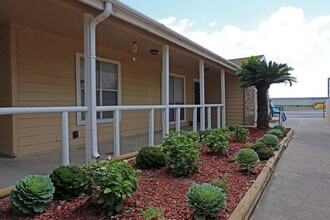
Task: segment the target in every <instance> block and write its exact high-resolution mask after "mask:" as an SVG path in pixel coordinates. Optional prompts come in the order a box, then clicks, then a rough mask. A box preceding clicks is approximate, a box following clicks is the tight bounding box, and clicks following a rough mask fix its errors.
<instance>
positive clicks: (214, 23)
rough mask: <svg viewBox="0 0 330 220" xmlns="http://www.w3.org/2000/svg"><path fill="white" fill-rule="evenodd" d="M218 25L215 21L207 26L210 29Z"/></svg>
mask: <svg viewBox="0 0 330 220" xmlns="http://www.w3.org/2000/svg"><path fill="white" fill-rule="evenodd" d="M217 25H218V22H216V21H213V22H210V23H209V26H210V27H215V26H217Z"/></svg>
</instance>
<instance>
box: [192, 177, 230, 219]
mask: <svg viewBox="0 0 330 220" xmlns="http://www.w3.org/2000/svg"><path fill="white" fill-rule="evenodd" d="M187 197H188V199H189V206H190V207H192V208H194V209H196V212H195V215H194V217H195V219H206V218H209V217H211V218H212V217H216V216H217V214H218V212H219V211H220V210H222V209H223V208H225V207H226V194H225V193H224V192H223V190H222V189H221V188H219V187H217V186H213V185H211V184H208V183H204V184H201V185H199V184H195V183H193V184H192V186H191V187H190V189H189V192H188V195H187Z"/></svg>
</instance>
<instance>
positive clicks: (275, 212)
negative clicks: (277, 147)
mask: <svg viewBox="0 0 330 220" xmlns="http://www.w3.org/2000/svg"><path fill="white" fill-rule="evenodd" d="M284 125H285V126H286V127H292V128H293V129H294V130H295V134H294V136H293V138H292V140H291V142H290V144H289V146H288V148H287V149H286V150H285V151H284V153H283V155H282V158H281V159H280V160H279V163H278V165H277V167H276V169H275V171H274V173H273V175H272V178H271V180H270V182H269V184H268V186H267V187H266V189H265V191H264V192H263V195H262V196H261V198H260V200H259V203H258V205H257V207H256V208H255V210H254V213H253V214H252V215H251V217H250V220H264V219H267V220H288V219H290V220H295V219H301V220H314V219H315V220H323V219H324V220H328V219H330V125H329V124H326V121H325V120H324V119H323V118H290V119H289V120H288V121H287V122H286V123H285V124H284Z"/></svg>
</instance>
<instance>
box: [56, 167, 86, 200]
mask: <svg viewBox="0 0 330 220" xmlns="http://www.w3.org/2000/svg"><path fill="white" fill-rule="evenodd" d="M49 178H50V179H51V180H52V182H53V184H54V186H55V198H57V199H65V200H67V199H71V198H74V197H77V196H80V194H81V193H82V192H83V191H84V189H85V184H86V178H85V172H84V171H83V170H82V169H81V168H80V167H78V166H73V165H70V166H60V167H58V168H56V169H55V170H53V172H52V173H51V174H50V175H49Z"/></svg>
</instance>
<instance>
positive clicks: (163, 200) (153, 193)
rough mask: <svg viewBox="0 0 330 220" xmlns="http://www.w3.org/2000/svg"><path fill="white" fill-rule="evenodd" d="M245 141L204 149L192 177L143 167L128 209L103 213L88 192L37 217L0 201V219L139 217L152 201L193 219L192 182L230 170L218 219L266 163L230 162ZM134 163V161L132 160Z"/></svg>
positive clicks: (174, 215) (168, 213)
mask: <svg viewBox="0 0 330 220" xmlns="http://www.w3.org/2000/svg"><path fill="white" fill-rule="evenodd" d="M249 130H250V139H249V141H248V142H250V143H254V142H256V140H257V139H258V138H260V137H262V136H263V135H264V134H265V133H266V132H267V130H261V131H260V130H257V129H255V128H249ZM244 147H246V144H244V143H243V144H242V143H235V142H232V141H230V151H229V152H228V154H227V156H223V157H216V156H211V155H209V154H208V153H207V148H204V149H203V153H202V154H201V162H200V164H199V169H200V172H199V173H195V174H194V175H192V176H189V177H181V178H177V177H173V176H171V175H169V174H168V172H167V169H166V168H162V169H160V170H144V171H142V172H141V173H140V174H139V176H140V179H141V180H140V183H139V189H138V190H137V191H136V192H135V193H134V194H133V195H132V197H131V198H128V199H125V209H124V211H123V212H122V213H121V214H120V215H117V216H114V217H111V218H110V217H108V216H104V215H101V214H100V213H99V212H98V211H97V209H95V208H93V207H91V206H88V205H87V200H88V196H86V195H82V196H81V197H79V198H76V199H74V200H72V201H54V202H52V203H51V204H50V206H49V208H48V210H47V212H45V213H43V214H41V215H38V216H35V217H29V218H27V217H24V218H23V217H16V216H13V215H12V214H11V212H10V211H11V205H10V202H9V201H0V219H76V220H80V219H134V220H135V219H136V220H139V219H141V220H143V217H142V216H140V214H139V213H140V210H141V209H145V208H146V207H147V206H148V204H149V203H152V205H153V206H156V207H162V208H163V209H164V217H165V218H167V219H192V216H193V213H194V210H193V209H192V208H190V207H189V206H188V199H187V198H186V195H187V192H188V189H189V187H190V186H191V184H192V183H199V184H200V183H205V182H207V183H210V182H211V181H212V180H213V179H214V178H218V177H220V176H221V174H223V173H229V174H230V176H229V183H230V192H229V193H228V194H227V207H226V209H224V210H223V211H221V212H220V213H219V217H218V218H216V219H228V217H229V216H230V214H231V213H232V212H233V210H234V209H235V207H236V206H237V205H238V203H239V202H240V200H241V199H242V198H243V196H244V195H245V193H246V192H247V190H248V189H249V188H250V187H251V185H252V183H253V182H254V180H255V179H256V178H257V176H258V174H259V172H260V171H261V170H262V168H263V167H264V165H265V162H260V166H259V168H258V169H256V170H254V171H253V174H252V175H247V174H243V173H241V172H239V171H238V165H237V164H236V163H228V162H227V158H228V156H233V155H235V154H236V153H237V152H238V151H239V150H240V149H241V148H244ZM131 163H132V164H133V165H134V164H135V161H132V162H131Z"/></svg>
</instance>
